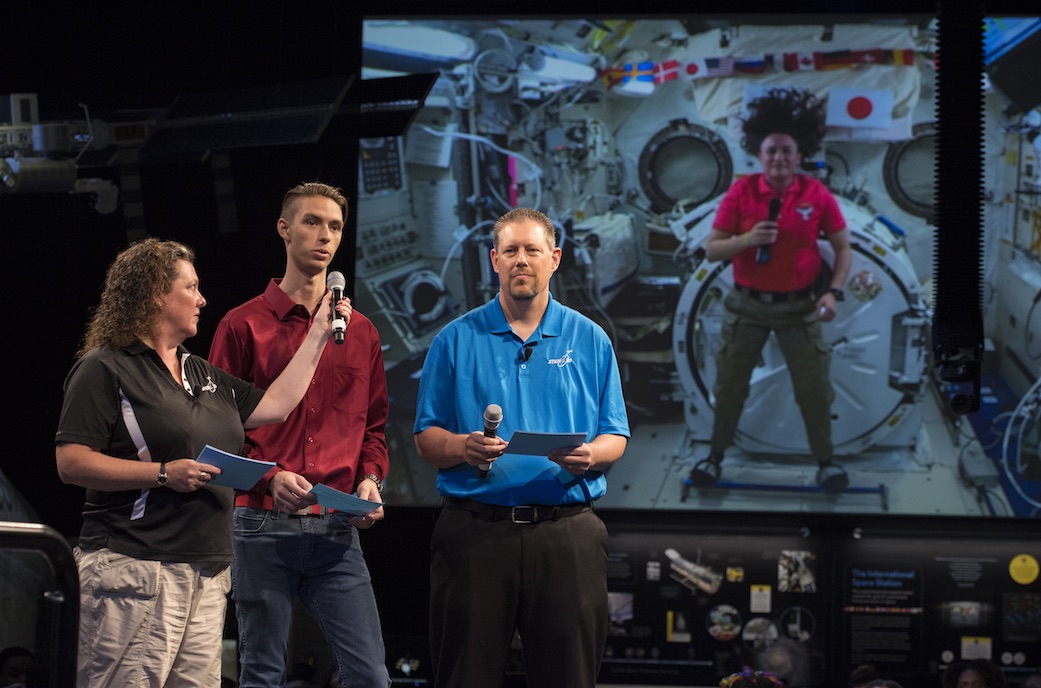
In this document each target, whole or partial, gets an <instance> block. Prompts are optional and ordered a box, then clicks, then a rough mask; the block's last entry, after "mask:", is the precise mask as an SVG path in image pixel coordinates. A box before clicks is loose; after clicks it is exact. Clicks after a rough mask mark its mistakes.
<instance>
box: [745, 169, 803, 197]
mask: <svg viewBox="0 0 1041 688" xmlns="http://www.w3.org/2000/svg"><path fill="white" fill-rule="evenodd" d="M805 185H806V175H803V174H799V173H796V174H795V177H794V178H793V179H792V183H791V184H789V185H788V187H787V188H786V189H785V190H784V195H785V196H787V195H788V194H790V193H795V192H801V191H802V189H803V187H804V186H805ZM755 188H756V191H757V192H758V193H759V195H760V196H770V197H773V196H776V195H777V194H776V193H774V190H773V189H771V188H770V185H769V184H767V183H766V175H765V174H762V173H760V174H759V179H758V180H757V181H756V186H755Z"/></svg>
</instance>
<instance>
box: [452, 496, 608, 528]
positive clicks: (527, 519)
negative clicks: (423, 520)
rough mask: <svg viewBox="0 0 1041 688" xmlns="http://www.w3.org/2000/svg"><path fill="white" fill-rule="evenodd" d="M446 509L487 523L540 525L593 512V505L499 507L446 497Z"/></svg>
mask: <svg viewBox="0 0 1041 688" xmlns="http://www.w3.org/2000/svg"><path fill="white" fill-rule="evenodd" d="M445 507H446V508H449V509H463V510H465V511H469V512H470V513H472V514H474V516H475V517H476V518H482V519H484V520H486V521H511V522H512V523H539V522H541V521H556V520H558V519H561V518H564V517H566V516H574V515H575V514H580V513H582V512H583V511H592V509H593V504H592V502H583V503H581V504H561V505H558V506H538V505H528V506H499V505H498V504H483V503H481V502H475V501H473V500H472V499H461V498H459V497H445Z"/></svg>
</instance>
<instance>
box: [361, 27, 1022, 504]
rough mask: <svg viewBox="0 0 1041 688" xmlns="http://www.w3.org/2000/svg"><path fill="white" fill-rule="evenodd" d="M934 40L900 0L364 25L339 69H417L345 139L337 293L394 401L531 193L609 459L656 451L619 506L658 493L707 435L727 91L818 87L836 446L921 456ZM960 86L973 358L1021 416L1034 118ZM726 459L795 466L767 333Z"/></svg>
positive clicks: (730, 118)
mask: <svg viewBox="0 0 1041 688" xmlns="http://www.w3.org/2000/svg"><path fill="white" fill-rule="evenodd" d="M791 21H795V19H791ZM802 21H804V22H805V20H802ZM936 39H937V35H936V24H935V22H934V21H930V20H929V19H928V18H920V17H919V18H909V19H907V20H906V21H893V19H892V18H891V17H888V18H886V19H885V20H880V21H878V22H873V21H870V20H866V21H863V22H858V23H841V22H836V23H824V22H822V23H786V22H785V21H784V20H783V19H780V20H779V19H778V18H776V17H773V18H771V20H770V21H763V22H756V21H754V18H751V17H745V18H742V19H741V21H726V20H722V19H713V20H709V19H700V18H698V17H689V18H677V19H658V18H655V19H638V20H628V21H627V20H617V21H586V20H578V19H575V20H571V19H521V20H510V21H505V20H496V19H475V20H464V19H461V18H458V19H442V20H413V21H403V20H400V19H369V20H366V21H365V22H364V29H363V48H364V50H363V73H362V77H363V78H365V79H375V78H388V77H394V76H397V75H402V74H416V73H424V72H429V73H434V74H436V75H437V77H436V81H435V82H434V84H433V86H432V88H431V89H430V91H429V93H428V95H427V97H426V99H425V103H424V105H423V107H422V108H421V109H420V110H419V111H418V112H417V114H416V117H415V119H414V120H413V121H412V123H411V125H410V126H409V128H408V130H407V132H406V133H405V134H404V135H403V136H401V137H385V138H372V139H365V140H363V141H361V147H360V158H359V189H358V194H359V196H358V201H357V223H358V237H357V251H358V256H357V287H358V289H359V292H358V295H357V304H358V308H359V309H360V310H361V311H362V312H365V313H367V314H368V315H370V317H372V318H373V319H374V320H375V322H376V323H377V325H378V326H379V328H380V331H381V334H382V337H383V342H384V347H385V356H386V361H387V366H388V374H389V376H390V380H391V385H392V398H393V397H394V396H395V389H402V390H406V389H407V385H408V383H409V381H410V380H411V381H413V382H414V378H415V375H416V373H417V371H418V369H419V367H420V366H421V364H422V357H423V354H424V352H425V350H426V348H427V347H428V346H429V343H430V341H431V338H432V337H433V336H434V334H436V333H437V331H438V330H439V329H440V328H441V327H442V326H444V325H445V324H446V323H447V322H449V321H450V320H451V319H452V318H454V317H456V316H458V315H460V314H461V313H463V312H465V311H466V310H468V309H470V308H472V307H474V306H476V305H478V304H481V303H484V302H486V301H487V300H488V299H490V298H491V297H492V296H493V295H494V294H495V293H496V292H497V290H498V285H497V282H496V280H495V275H494V274H493V273H492V272H491V270H490V267H489V259H488V252H489V249H490V248H491V239H490V230H491V227H492V225H493V223H494V221H495V220H496V219H497V218H498V217H499V216H500V215H501V214H502V213H503V212H505V211H506V210H508V209H510V208H513V207H517V206H529V207H534V208H537V209H540V210H542V211H544V212H545V213H546V214H547V215H548V216H549V217H550V218H551V219H552V220H553V221H554V224H555V226H556V228H557V232H558V236H559V243H560V245H561V247H562V248H563V264H562V269H560V270H558V271H557V273H556V274H555V275H554V278H553V282H552V285H551V289H552V293H553V296H554V298H556V299H558V300H560V301H561V302H563V303H565V304H567V305H570V306H572V307H574V308H576V309H578V310H579V311H581V312H583V313H585V314H586V315H588V316H590V317H592V318H593V319H594V320H595V321H597V322H598V323H600V324H601V325H602V326H603V327H604V328H605V330H606V331H607V332H608V334H609V335H610V337H611V338H612V340H613V342H614V344H615V348H616V351H617V354H618V358H619V362H620V366H621V368H622V376H623V385H624V390H625V395H626V401H627V405H628V409H629V414H630V422H631V423H632V425H633V429H634V432H633V438H632V439H631V441H630V444H629V447H628V449H627V452H626V456H627V457H628V456H640V457H643V459H644V460H646V459H647V458H648V457H650V456H655V457H659V458H660V459H661V462H660V463H661V464H662V466H663V468H662V476H659V477H657V478H656V479H655V480H654V483H653V485H651V486H648V487H647V488H646V489H644V490H636V492H638V493H639V495H638V496H635V497H633V496H632V495H630V497H629V501H627V502H626V503H625V506H632V507H640V506H645V507H648V508H654V507H655V506H658V507H661V506H665V505H666V504H668V505H669V506H676V505H677V503H676V502H675V500H674V499H672V498H669V499H664V498H663V495H664V494H665V493H666V492H669V493H671V492H674V491H675V489H676V486H677V485H678V484H679V482H680V479H681V478H682V475H683V474H684V472H685V470H686V468H687V467H689V466H690V464H691V462H693V461H694V460H696V459H697V458H698V456H699V455H702V454H704V452H705V451H706V447H707V444H706V443H707V442H708V440H709V436H710V434H711V429H712V415H713V394H712V385H713V380H714V378H715V374H716V370H715V365H716V364H715V357H714V353H715V350H716V348H717V346H718V342H719V333H720V327H721V317H722V301H723V299H724V297H725V296H726V295H727V293H728V292H729V291H730V290H731V289H732V288H733V278H732V275H731V267H730V264H729V261H723V262H709V261H708V260H706V257H705V248H704V245H705V241H706V239H707V237H708V235H709V232H710V229H711V226H712V221H713V218H714V214H715V210H716V207H717V205H718V203H719V201H720V200H721V198H722V195H723V194H724V192H725V191H726V190H727V189H728V188H729V186H730V185H731V183H732V182H733V181H734V180H735V179H736V178H738V177H741V176H742V175H746V174H750V173H754V172H758V171H759V165H758V162H757V161H756V160H755V158H753V157H751V156H749V155H748V154H747V153H745V152H744V151H743V150H742V148H741V146H740V140H741V131H740V127H741V121H742V117H743V116H744V115H746V114H747V104H748V102H749V101H750V100H751V99H753V98H754V97H756V96H758V95H761V94H763V93H764V92H766V91H767V90H769V89H770V88H778V87H781V88H797V89H804V90H808V91H810V92H812V93H813V94H814V95H816V96H817V97H818V98H820V99H822V100H826V101H827V134H826V136H825V140H824V144H823V148H822V150H821V151H820V152H819V153H818V154H817V155H816V156H814V157H813V158H812V159H810V160H806V161H805V162H804V163H803V166H802V167H803V171H804V172H805V173H806V174H808V175H812V176H814V177H816V178H818V179H820V180H821V181H822V182H824V183H825V184H826V185H827V187H828V188H829V189H830V190H831V192H832V193H833V194H834V196H835V197H836V199H837V200H838V203H839V205H840V208H841V211H842V213H843V215H844V217H845V220H846V223H847V229H848V232H849V237H850V240H851V243H852V249H853V263H852V267H851V269H850V272H849V277H848V280H847V283H846V284H845V293H846V295H847V296H846V300H845V302H844V303H842V304H840V307H839V309H838V316H837V318H836V319H835V320H833V321H831V322H827V323H825V324H824V333H825V338H826V340H827V341H828V342H829V343H830V346H831V377H832V383H833V386H834V389H835V401H834V404H833V406H832V417H833V427H832V435H833V441H834V445H835V452H836V456H837V457H839V458H840V460H842V461H843V462H844V463H845V465H846V466H847V468H848V469H849V470H850V471H851V473H854V474H855V473H856V472H857V471H858V470H864V471H868V470H875V469H878V470H881V471H883V472H884V473H886V474H887V475H888V476H889V477H888V478H886V479H888V480H899V478H900V475H901V473H902V472H904V471H905V470H909V469H911V467H914V466H917V467H921V466H931V465H932V464H933V462H934V461H935V460H936V459H935V457H934V456H931V455H930V454H935V453H938V451H939V450H938V449H937V448H936V446H935V443H934V442H932V441H930V438H929V437H928V434H929V432H930V430H929V429H928V427H927V426H928V423H927V419H928V418H929V417H931V414H935V413H938V414H939V415H940V416H947V415H949V414H948V410H947V409H945V408H943V406H944V391H943V390H938V387H941V386H942V383H940V382H939V381H937V380H936V379H935V376H934V375H933V374H932V366H931V360H930V358H931V351H932V350H931V345H930V322H931V313H932V306H933V298H934V295H933V288H932V287H933V274H934V266H933V260H934V253H935V233H936V231H938V230H937V228H936V227H935V226H934V225H933V224H932V221H933V214H934V174H935V134H936V119H937V113H936V104H935V89H936V80H937V75H936V64H935V52H936ZM984 103H985V104H984V107H985V114H986V126H985V136H986V140H985V142H984V147H983V153H984V158H985V159H984V175H985V186H986V188H985V189H984V195H985V203H984V208H983V216H984V222H985V226H984V258H983V264H984V273H983V280H984V283H985V294H984V300H985V303H984V312H985V314H986V315H985V318H986V320H985V323H984V326H985V332H986V337H987V340H986V341H987V349H988V351H987V355H986V359H985V370H986V372H988V373H990V372H992V373H994V375H995V377H996V378H1000V379H1001V380H1002V381H1003V383H1002V384H1007V385H1008V386H1009V387H1010V388H1011V389H1012V390H1013V394H1014V395H1015V396H1016V398H1017V399H1022V400H1024V402H1025V403H1024V404H1021V405H1023V406H1026V407H1027V409H1026V410H1025V411H1024V412H1025V413H1026V414H1027V415H1028V416H1029V415H1030V414H1031V413H1032V414H1033V415H1034V416H1035V418H1034V420H1036V410H1034V408H1035V407H1036V397H1037V389H1036V388H1037V385H1036V379H1037V377H1038V372H1039V365H1041V325H1039V321H1041V315H1038V314H1037V313H1036V310H1037V309H1036V304H1037V301H1038V293H1039V288H1041V270H1039V250H1041V246H1039V242H1041V214H1039V213H1041V210H1039V205H1038V200H1037V196H1036V195H1030V194H1026V193H1017V190H1018V191H1023V190H1028V189H1033V190H1034V191H1035V193H1036V190H1037V189H1038V186H1039V182H1038V180H1039V166H1038V164H1037V161H1038V151H1037V149H1036V148H1035V147H1034V146H1033V144H1032V142H1037V141H1038V138H1037V130H1038V124H1039V122H1038V120H1039V113H1038V111H1037V110H1030V111H1029V112H1017V111H1016V110H1015V108H1010V107H1009V101H1008V99H1007V98H1006V97H1005V96H1004V95H1003V94H1002V93H1000V92H998V91H997V90H996V89H994V88H988V89H986V91H985V94H984ZM819 243H820V247H821V251H822V254H823V255H824V257H825V260H826V262H827V263H828V264H830V263H831V259H832V252H831V247H830V245H829V244H828V242H827V241H823V240H822V241H820V242H819ZM398 368H400V370H398V371H397V373H396V372H395V369H398ZM396 385H401V386H402V387H396ZM409 393H410V392H408V391H401V393H400V395H399V396H400V398H403V399H408V395H409ZM408 403H410V402H408V401H407V402H403V404H402V405H403V406H406V407H407V404H408ZM396 410H397V409H395V412H396ZM402 411H403V412H404V413H410V411H411V409H409V408H403V409H402ZM403 422H405V423H406V424H407V419H405V420H404V421H403ZM958 422H959V421H958V419H954V420H953V421H952V420H950V419H949V418H948V419H947V423H948V425H950V423H955V424H957V423H958ZM475 427H476V426H475ZM651 436H653V437H654V440H653V442H652V441H651V440H646V441H645V439H644V438H646V437H651ZM405 444H410V442H406V443H405ZM731 451H732V452H733V454H734V456H735V457H737V458H735V459H734V460H735V461H738V462H741V461H745V462H747V464H748V465H749V466H754V467H758V469H759V474H760V475H761V476H763V477H764V479H765V480H766V481H767V482H769V481H770V480H778V478H776V477H773V478H771V477H767V476H770V475H771V471H772V470H773V469H774V468H778V467H780V468H784V467H786V466H787V467H792V466H795V465H797V464H799V463H800V462H801V463H805V460H806V458H807V454H808V446H807V439H806V434H805V430H804V427H803V422H802V419H801V417H800V415H799V411H798V407H797V406H796V405H795V404H794V403H792V389H791V383H790V380H789V376H788V372H787V369H786V366H785V362H784V359H783V357H782V356H781V354H780V350H779V348H778V347H777V345H776V342H775V341H774V340H773V338H771V340H770V342H768V344H767V346H766V348H765V349H764V350H763V352H762V356H761V361H760V364H759V365H758V366H757V367H756V369H755V372H754V373H753V377H752V380H751V393H750V395H749V400H748V402H747V404H746V407H745V411H744V413H743V415H742V417H741V421H740V425H739V428H738V434H737V437H736V439H735V446H734V447H733V448H732V450H731ZM1033 451H1034V452H1036V448H1035V449H1033ZM728 456H729V452H728ZM411 458H412V465H409V466H408V467H407V469H405V470H406V471H407V473H408V475H407V476H401V477H403V478H404V479H403V480H401V481H400V482H399V484H400V485H401V487H402V489H403V490H407V493H404V494H402V497H407V498H409V499H412V500H417V501H419V502H423V501H424V500H427V501H431V502H432V501H433V500H435V499H436V495H433V494H432V492H431V490H432V485H433V484H434V481H433V480H432V479H430V478H429V476H424V475H423V472H424V470H426V469H425V468H424V467H422V466H420V465H418V463H419V462H417V461H415V457H411ZM729 460H730V459H729V458H728V461H729ZM1013 462H1014V463H1016V465H1015V466H1011V467H1010V470H1011V472H1013V473H1015V471H1016V469H1017V468H1018V467H1019V463H1020V462H1015V461H1013ZM631 463H636V462H635V461H632V462H631ZM625 464H626V461H624V460H623V461H621V462H619V463H618V464H616V466H615V467H614V468H613V469H612V470H615V469H620V468H621V467H622V466H624V465H625ZM655 465H658V462H656V463H655ZM633 470H637V469H636V468H635V467H634V469H633ZM639 470H643V471H646V470H648V469H647V466H646V464H644V466H643V467H642V468H641V469H639ZM772 475H774V476H776V475H779V474H777V473H773V474H772ZM1020 477H1022V476H1020ZM780 480H781V481H782V482H783V481H784V479H780ZM427 486H431V487H427ZM1035 504H1036V500H1035Z"/></svg>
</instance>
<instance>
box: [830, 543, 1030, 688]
mask: <svg viewBox="0 0 1041 688" xmlns="http://www.w3.org/2000/svg"><path fill="white" fill-rule="evenodd" d="M845 549H848V550H849V551H850V556H849V558H848V559H847V560H846V561H845V563H844V564H843V574H842V580H843V583H844V586H845V588H844V590H843V593H842V594H843V600H842V628H843V633H842V639H843V653H842V654H843V658H844V663H845V664H846V665H847V666H855V665H858V664H873V665H874V666H875V667H876V669H877V670H878V671H879V672H880V673H881V674H883V675H886V676H891V677H893V678H895V679H897V680H900V679H901V678H906V679H910V678H912V677H917V676H921V675H922V674H935V673H937V672H939V671H942V670H943V669H944V668H945V667H947V666H948V665H950V664H952V663H953V662H958V661H966V660H970V659H987V660H990V661H992V662H994V663H995V664H997V665H998V666H999V667H1001V668H1002V669H1003V671H1005V673H1006V674H1007V675H1008V676H1009V677H1010V679H1011V678H1013V677H1015V676H1016V675H1018V674H1021V673H1022V674H1026V673H1029V672H1030V671H1033V670H1035V669H1036V667H1038V666H1039V665H1041V578H1039V563H1038V558H1039V556H1041V543H1039V542H1037V541H1033V542H1031V541H1029V540H1022V541H1015V540H1012V541H1007V540H1004V539H987V538H975V539H974V538H952V539H933V538H931V539H929V540H928V541H921V540H918V539H912V538H885V539H879V540H875V539H872V540H866V541H862V542H858V543H857V544H856V545H855V546H853V547H849V548H845Z"/></svg>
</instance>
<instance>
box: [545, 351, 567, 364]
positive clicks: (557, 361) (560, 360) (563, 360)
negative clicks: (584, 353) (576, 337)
mask: <svg viewBox="0 0 1041 688" xmlns="http://www.w3.org/2000/svg"><path fill="white" fill-rule="evenodd" d="M572 351H574V349H568V350H567V352H566V353H565V354H564V355H563V356H561V357H560V358H551V359H549V360H548V361H546V363H549V364H550V365H555V366H556V367H558V368H563V367H564V366H566V365H567V364H568V363H571V361H572V359H571V352H572Z"/></svg>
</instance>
